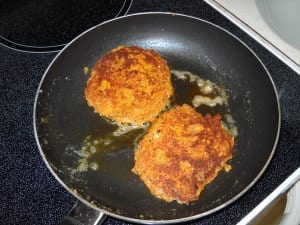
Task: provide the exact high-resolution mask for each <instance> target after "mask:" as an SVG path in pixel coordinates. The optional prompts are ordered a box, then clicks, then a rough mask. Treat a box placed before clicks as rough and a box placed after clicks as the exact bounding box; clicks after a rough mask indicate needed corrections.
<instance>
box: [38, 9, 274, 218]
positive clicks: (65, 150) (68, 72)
mask: <svg viewBox="0 0 300 225" xmlns="http://www.w3.org/2000/svg"><path fill="white" fill-rule="evenodd" d="M119 45H138V46H141V47H143V48H151V49H154V50H155V51H157V52H158V53H160V54H161V55H162V56H163V57H164V58H165V59H166V60H167V62H168V64H169V66H170V67H171V68H172V69H177V70H187V71H190V72H192V73H195V74H198V75H200V76H201V77H202V78H204V79H210V80H211V81H213V82H216V83H217V84H219V85H222V86H224V87H226V88H227V91H228V94H229V96H230V99H229V102H230V105H229V106H230V110H231V113H232V116H233V118H234V119H235V120H236V125H237V127H238V136H237V137H236V144H235V148H234V155H233V159H232V160H231V161H230V164H231V165H232V170H231V171H230V172H229V173H225V172H220V174H219V175H218V177H217V178H216V180H215V181H213V182H212V183H211V184H209V185H207V187H206V188H205V190H204V191H203V192H202V194H201V196H200V198H199V200H198V201H196V202H193V203H191V204H189V205H180V204H177V203H175V202H173V203H165V202H163V201H161V200H158V199H155V198H154V197H152V196H151V194H150V193H149V191H148V190H147V188H146V187H145V185H144V184H143V183H142V182H141V181H140V179H139V178H138V177H137V176H136V175H134V174H133V173H132V172H130V169H131V168H132V166H133V154H134V153H133V151H132V149H123V150H122V151H120V152H119V153H118V154H115V155H112V156H111V158H110V160H111V161H109V163H107V164H109V169H106V170H101V169H100V170H99V171H93V170H88V171H87V172H84V173H81V174H79V175H78V174H77V175H75V176H73V178H71V177H72V176H71V175H72V168H76V166H77V160H78V155H77V154H76V151H78V150H80V148H81V146H82V142H83V140H84V138H85V137H86V136H87V135H89V134H91V133H93V132H98V133H99V134H100V135H101V132H102V129H104V128H105V129H113V127H111V128H108V127H107V125H106V123H105V121H104V120H103V119H101V118H100V117H99V116H98V115H97V114H95V113H94V112H93V110H92V109H91V108H90V107H88V106H87V103H86V100H85V98H84V92H83V90H84V87H85V85H86V81H87V79H88V76H87V75H85V74H84V72H83V68H84V67H85V66H88V67H89V68H91V67H92V66H93V65H94V64H95V62H96V60H97V59H98V58H99V57H101V56H102V55H103V54H104V53H105V52H107V51H109V50H111V49H112V48H115V47H117V46H119ZM279 125H280V113H279V105H278V99H277V95H276V91H275V89H274V86H273V83H272V81H271V79H270V77H269V75H268V73H267V72H266V70H265V68H264V66H263V65H262V64H261V62H260V61H259V60H258V58H257V57H256V56H255V55H254V54H253V53H252V52H251V51H250V50H249V49H248V48H247V47H246V46H245V45H244V44H242V43H241V42H240V41H239V40H237V39H236V38H234V37H233V36H232V35H230V34H229V33H227V32H225V31H224V30H221V29H220V28H218V27H216V26H214V25H212V24H210V23H207V22H205V21H202V20H199V19H196V18H192V17H187V16H183V15H174V14H159V13H156V14H140V15H132V16H128V17H124V18H120V19H116V20H112V21H109V22H107V23H104V24H101V25H100V26H97V27H95V28H94V29H91V30H89V31H88V32H86V33H85V34H83V35H81V36H80V37H79V38H77V39H76V40H75V41H73V42H72V43H71V44H69V45H68V46H67V47H66V48H65V49H64V50H63V51H62V52H61V53H60V54H59V55H58V57H56V59H55V60H54V62H53V63H52V64H51V65H50V66H49V68H48V70H47V71H46V73H45V76H44V78H43V80H42V82H41V86H40V90H39V91H38V94H37V99H36V106H35V128H36V135H37V138H38V143H39V147H40V149H41V152H42V155H43V157H44V159H45V160H46V162H47V164H48V166H49V168H50V170H51V171H52V172H53V173H54V175H55V176H56V177H57V178H58V180H59V181H60V182H61V183H62V184H63V185H64V186H65V187H67V189H68V190H69V191H70V190H71V191H72V193H73V194H74V195H76V196H77V197H79V198H81V199H84V200H86V201H87V202H91V203H92V204H93V205H94V206H95V207H97V208H99V209H102V210H105V211H106V212H107V213H109V214H110V215H115V216H117V217H119V218H123V219H128V220H131V221H135V222H138V221H141V222H147V221H145V220H148V221H152V222H153V221H156V220H168V221H169V222H178V221H184V220H188V219H194V218H198V217H201V216H204V215H207V214H210V213H212V212H214V211H216V210H218V209H220V208H222V207H224V206H226V205H227V204H229V203H230V202H232V201H234V200H235V199H237V198H238V197H239V196H240V195H242V194H243V193H244V192H245V191H246V190H248V189H249V188H250V187H251V186H252V185H253V184H254V182H255V181H256V180H257V179H258V178H259V177H260V175H261V174H262V172H263V171H264V169H265V167H266V165H267V164H268V162H269V161H270V159H271V157H272V155H273V153H274V148H275V144H276V142H277V138H278V132H279ZM103 132H104V131H103ZM74 190H75V191H74ZM176 219H179V220H176Z"/></svg>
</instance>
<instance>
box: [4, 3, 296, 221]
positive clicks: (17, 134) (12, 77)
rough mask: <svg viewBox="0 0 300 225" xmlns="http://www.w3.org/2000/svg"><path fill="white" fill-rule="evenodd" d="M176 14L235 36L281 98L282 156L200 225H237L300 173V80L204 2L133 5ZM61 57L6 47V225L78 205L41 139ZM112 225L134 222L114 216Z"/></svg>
mask: <svg viewBox="0 0 300 225" xmlns="http://www.w3.org/2000/svg"><path fill="white" fill-rule="evenodd" d="M146 11H171V12H176V13H183V14H187V15H192V16H196V17H199V18H202V19H205V20H208V21H210V22H213V23H215V24H217V25H219V26H221V27H223V28H224V29H226V30H228V31H230V32H231V33H233V34H234V35H236V36H237V37H238V38H240V39H241V40H242V41H243V42H244V43H246V44H247V45H248V46H249V47H250V48H251V49H252V50H253V51H254V52H255V53H256V54H257V55H258V57H259V58H260V59H261V60H262V62H263V63H264V64H265V66H266V68H267V69H268V70H269V72H270V75H271V76H272V78H273V80H274V82H275V86H276V88H277V90H278V93H279V98H280V104H281V113H282V128H281V134H280V138H279V142H278V145H277V149H276V152H275V155H274V157H273V159H272V161H271V163H270V165H269V166H268V168H267V170H266V171H265V173H264V174H263V176H262V177H261V178H260V179H259V181H258V182H257V183H256V184H255V185H254V186H253V187H252V188H251V189H250V190H249V191H248V192H247V193H246V194H244V195H243V196H242V197H241V198H239V199H238V200H237V201H235V202H234V203H233V204H231V205H229V206H228V207H226V208H224V209H222V210H221V211H218V212H216V213H214V214H212V215H209V216H207V217H204V218H201V219H199V220H196V221H191V222H190V223H189V224H194V225H202V224H203V225H212V224H214V225H216V224H222V225H223V224H225V225H226V224H236V223H237V222H239V221H240V220H241V219H242V218H243V217H244V216H245V215H246V214H247V213H249V212H250V211H251V210H252V209H253V208H254V207H255V206H257V205H258V204H259V203H260V202H261V201H262V200H263V199H264V198H265V197H266V196H267V195H268V194H270V193H271V192H272V191H273V190H274V189H275V188H276V187H277V186H278V185H279V184H280V183H281V182H283V181H284V180H285V178H287V177H288V176H289V175H290V174H291V173H292V172H294V171H295V170H296V169H297V168H298V167H299V166H300V151H299V146H300V138H299V137H300V114H299V111H300V91H299V87H300V76H299V75H297V74H296V73H295V72H294V71H293V70H291V69H290V68H289V67H288V66H286V65H285V64H284V63H282V62H281V61H280V60H279V59H277V57H275V56H274V55H272V54H271V53H270V52H269V51H267V50H266V49H265V48H264V47H263V46H261V45H260V44H258V43H257V42H256V41H255V40H254V39H252V38H251V37H249V36H248V35H247V34H246V33H244V32H243V31H242V30H241V29H239V28H238V27H237V26H235V25H234V24H233V23H231V22H230V21H229V20H227V19H226V18H225V17H223V16H222V15H221V14H219V13H218V12H217V11H215V10H214V9H213V8H211V7H210V6H209V5H207V4H206V3H205V2H203V1H197V0H192V1H185V0H174V1H159V0H139V1H133V3H132V6H131V8H130V10H129V13H138V12H146ZM56 54H57V52H52V53H32V52H31V53H30V52H24V51H17V50H14V49H11V48H9V47H7V46H4V45H0V71H1V74H0V93H1V94H0V98H1V105H0V121H1V122H0V130H1V132H0V145H1V150H0V162H1V163H0V178H1V186H0V198H1V200H2V201H1V204H0V224H5V225H10V224H11V225H13V224H22V225H29V224H30V225H35V224H36V225H40V224H47V225H48V224H49V225H54V224H58V222H59V221H60V220H61V219H62V218H63V217H64V215H66V214H67V213H68V211H69V210H70V209H71V207H72V205H73V204H74V202H75V201H76V200H75V198H74V197H73V196H71V195H70V194H69V193H68V192H67V191H66V190H65V189H64V188H63V187H61V185H60V184H59V183H58V182H57V181H56V180H55V178H54V177H53V176H52V175H51V174H50V172H49V171H48V169H47V168H46V165H45V164H44V162H43V160H42V158H41V156H40V154H39V150H38V147H37V145H36V142H35V138H34V133H33V118H32V115H33V104H34V98H35V94H36V91H37V88H38V85H39V82H40V80H41V78H42V76H43V73H44V72H45V70H46V68H47V67H48V65H49V64H50V62H51V61H52V60H53V58H54V57H55V55H56ZM104 224H106V225H121V224H122V225H125V224H129V223H127V222H124V221H121V220H118V219H114V218H112V217H108V218H107V219H106V221H105V223H104Z"/></svg>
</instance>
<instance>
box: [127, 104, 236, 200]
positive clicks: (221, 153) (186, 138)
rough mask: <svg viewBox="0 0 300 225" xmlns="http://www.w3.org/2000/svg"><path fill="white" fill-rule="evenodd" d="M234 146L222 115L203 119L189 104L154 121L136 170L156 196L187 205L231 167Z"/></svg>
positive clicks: (138, 154) (140, 149) (140, 148)
mask: <svg viewBox="0 0 300 225" xmlns="http://www.w3.org/2000/svg"><path fill="white" fill-rule="evenodd" d="M233 145H234V138H233V137H232V136H231V135H230V134H229V133H228V132H227V131H226V130H225V129H224V128H223V126H222V123H221V116H220V115H216V116H211V115H209V114H208V115H206V116H204V117H203V116H202V115H201V114H200V113H197V112H196V111H195V109H194V108H192V107H190V106H189V105H183V106H176V107H174V108H173V109H171V110H169V111H167V112H165V113H163V114H162V115H161V116H160V117H159V118H158V119H157V120H155V121H154V122H153V124H152V126H151V127H150V129H149V130H148V132H147V134H146V135H145V136H144V137H143V139H142V140H141V142H140V143H139V146H138V148H137V150H136V153H135V165H134V168H133V169H132V171H133V172H134V173H136V174H137V175H139V176H140V178H141V179H142V180H143V181H144V183H145V184H146V186H147V187H148V188H149V190H150V192H151V193H152V194H153V195H154V196H155V197H157V198H160V199H163V200H165V201H167V202H170V201H173V200H176V201H177V202H178V203H184V204H187V203H189V202H191V201H194V200H197V198H198V196H199V194H200V192H201V191H202V190H203V188H204V187H205V185H206V184H208V183H210V182H211V181H212V180H213V179H214V178H215V177H216V176H217V174H218V172H219V171H220V170H222V169H223V168H224V167H226V166H227V167H228V165H226V161H227V160H228V159H230V158H231V157H232V149H233Z"/></svg>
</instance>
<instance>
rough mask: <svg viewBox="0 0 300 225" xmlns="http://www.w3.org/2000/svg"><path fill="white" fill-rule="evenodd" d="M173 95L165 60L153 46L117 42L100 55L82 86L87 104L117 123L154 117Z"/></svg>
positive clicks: (140, 120)
mask: <svg viewBox="0 0 300 225" xmlns="http://www.w3.org/2000/svg"><path fill="white" fill-rule="evenodd" d="M172 95H173V87H172V84H171V75H170V71H169V67H168V65H167V63H166V61H165V60H164V59H163V58H162V57H161V56H160V55H158V54H157V53H156V52H155V51H153V50H145V49H142V48H140V47H137V46H129V47H127V46H120V47H118V48H116V49H113V50H111V51H110V52H108V53H107V54H105V55H104V56H103V57H102V58H100V59H99V60H98V61H97V63H96V64H95V66H94V67H93V68H92V71H91V77H90V78H89V80H88V82H87V86H86V88H85V96H86V99H87V102H88V105H89V106H92V107H93V108H94V110H95V112H97V113H99V114H100V115H102V116H105V117H107V118H109V119H112V120H114V121H116V122H117V123H132V124H134V125H141V124H143V123H145V122H149V121H150V122H151V121H153V120H154V119H155V118H156V116H157V115H158V114H159V113H160V112H161V111H162V110H163V109H164V108H165V107H166V105H168V103H169V99H170V97H171V96H172Z"/></svg>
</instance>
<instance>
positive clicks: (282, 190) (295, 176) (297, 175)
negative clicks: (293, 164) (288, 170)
mask: <svg viewBox="0 0 300 225" xmlns="http://www.w3.org/2000/svg"><path fill="white" fill-rule="evenodd" d="M299 180H300V167H299V168H298V169H297V170H295V171H294V172H293V173H292V174H291V175H290V176H289V177H288V178H287V179H286V180H285V181H284V182H283V183H281V184H280V185H279V186H278V187H277V188H276V189H275V190H274V191H273V192H272V193H271V194H270V195H269V196H268V197H266V198H265V199H264V200H263V201H262V202H261V203H260V204H258V205H257V206H256V207H255V208H254V209H253V210H252V211H251V212H250V213H249V214H247V215H246V216H245V217H244V218H243V219H242V220H241V221H240V222H239V223H238V224H237V225H245V224H250V223H251V221H252V220H253V219H255V217H256V216H258V215H259V214H260V213H261V212H262V211H263V210H264V209H265V208H266V207H267V206H269V205H270V204H271V203H272V202H273V201H274V200H275V199H277V198H278V197H279V196H280V195H283V194H286V193H287V191H288V190H289V189H290V188H291V187H292V186H293V185H295V183H297V181H299Z"/></svg>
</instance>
